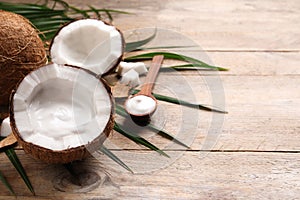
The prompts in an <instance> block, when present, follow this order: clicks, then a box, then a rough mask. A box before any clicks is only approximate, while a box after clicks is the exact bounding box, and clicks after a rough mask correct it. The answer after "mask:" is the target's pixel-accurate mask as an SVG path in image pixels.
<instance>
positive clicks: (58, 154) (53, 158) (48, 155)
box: [10, 65, 115, 164]
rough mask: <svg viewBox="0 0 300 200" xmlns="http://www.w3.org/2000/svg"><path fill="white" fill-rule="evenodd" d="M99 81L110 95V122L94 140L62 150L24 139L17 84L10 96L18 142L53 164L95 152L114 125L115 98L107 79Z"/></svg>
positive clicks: (82, 157)
mask: <svg viewBox="0 0 300 200" xmlns="http://www.w3.org/2000/svg"><path fill="white" fill-rule="evenodd" d="M62 67H73V68H77V69H79V70H84V71H86V72H87V73H89V74H92V75H93V76H95V77H97V75H96V74H95V73H93V72H91V71H89V70H86V69H83V68H79V67H74V66H68V65H65V66H62ZM97 78H98V80H99V81H101V82H102V83H103V84H104V86H105V88H106V90H107V92H108V95H109V97H110V101H111V105H112V110H111V113H110V119H109V121H108V123H107V124H106V127H105V129H104V131H103V133H99V136H98V137H97V138H95V139H94V140H93V141H92V142H90V143H88V144H86V145H82V146H79V147H74V148H69V149H65V150H61V151H55V150H51V149H47V148H44V147H41V146H39V145H37V144H33V143H30V142H26V141H24V140H23V138H22V136H21V134H20V132H19V130H18V128H17V126H16V121H15V118H14V94H15V92H16V89H17V88H18V85H17V86H16V89H15V90H13V91H12V95H11V97H10V126H11V129H12V132H13V134H14V136H15V137H16V139H17V141H18V143H19V144H20V145H21V146H22V147H23V149H24V151H25V152H26V153H28V154H30V155H31V156H32V157H34V158H35V159H38V160H41V161H43V162H46V163H52V164H58V163H60V164H62V163H70V162H73V161H77V160H82V159H84V158H87V157H88V156H90V155H91V153H93V152H95V151H96V150H99V148H100V147H101V145H102V144H103V143H104V141H105V140H106V139H107V137H108V136H109V135H110V133H111V132H112V130H113V127H114V104H115V102H114V98H113V96H112V92H111V88H110V87H109V86H108V84H107V83H106V81H105V80H103V79H102V78H99V77H97Z"/></svg>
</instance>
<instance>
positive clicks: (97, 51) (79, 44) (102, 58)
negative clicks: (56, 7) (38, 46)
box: [50, 19, 124, 74]
mask: <svg viewBox="0 0 300 200" xmlns="http://www.w3.org/2000/svg"><path fill="white" fill-rule="evenodd" d="M123 46H124V45H123V38H122V35H121V33H120V32H119V31H118V30H117V29H116V28H115V27H113V26H110V25H107V24H105V23H103V22H102V21H99V20H96V19H83V20H78V21H75V22H72V23H70V24H68V25H66V26H64V27H63V28H62V29H61V30H60V31H59V32H58V34H57V35H56V37H55V38H54V40H53V41H52V44H51V49H50V54H51V58H52V61H53V62H54V63H57V64H68V65H73V66H78V67H82V68H86V69H89V70H91V71H93V72H94V73H96V74H104V73H106V72H108V71H109V70H110V69H111V68H113V67H114V66H116V65H117V64H118V62H119V59H120V57H121V56H122V54H123Z"/></svg>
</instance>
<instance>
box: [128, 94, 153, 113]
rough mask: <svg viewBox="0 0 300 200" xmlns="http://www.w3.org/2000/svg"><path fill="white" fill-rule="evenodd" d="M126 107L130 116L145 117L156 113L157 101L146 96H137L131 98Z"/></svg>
mask: <svg viewBox="0 0 300 200" xmlns="http://www.w3.org/2000/svg"><path fill="white" fill-rule="evenodd" d="M125 107H126V110H127V111H128V112H129V113H130V114H132V115H136V116H143V115H148V114H151V113H152V112H154V111H155V108H156V101H155V100H154V99H152V98H151V97H148V96H145V95H137V96H133V97H132V98H129V99H128V100H127V101H126V103H125Z"/></svg>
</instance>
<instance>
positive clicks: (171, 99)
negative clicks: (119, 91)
mask: <svg viewBox="0 0 300 200" xmlns="http://www.w3.org/2000/svg"><path fill="white" fill-rule="evenodd" d="M139 91H140V90H136V89H132V90H131V91H130V94H136V93H138V92H139ZM152 94H153V96H154V97H155V98H156V99H157V100H160V101H165V102H169V103H173V104H178V105H181V106H187V107H190V108H196V109H200V110H205V111H211V112H217V113H223V114H227V113H228V112H227V111H223V110H219V109H216V108H210V107H208V106H204V105H201V104H194V103H189V102H187V101H183V100H180V99H177V98H174V97H169V96H164V95H161V94H156V93H152Z"/></svg>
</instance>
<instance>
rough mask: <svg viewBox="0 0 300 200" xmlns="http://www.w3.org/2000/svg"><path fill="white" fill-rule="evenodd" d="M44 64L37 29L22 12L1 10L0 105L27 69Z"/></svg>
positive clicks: (4, 102)
mask: <svg viewBox="0 0 300 200" xmlns="http://www.w3.org/2000/svg"><path fill="white" fill-rule="evenodd" d="M46 63H47V55H46V51H45V48H44V44H43V42H42V40H41V39H40V38H39V36H38V33H37V31H36V29H35V28H34V27H33V26H32V25H31V23H30V22H29V21H28V20H27V19H26V18H24V17H23V16H21V15H18V14H15V13H11V12H7V11H3V10H0V91H1V93H0V105H1V106H6V107H8V104H9V96H10V94H11V92H12V90H13V89H14V88H15V87H16V85H17V83H18V82H19V81H21V80H22V79H23V78H24V76H26V74H28V73H29V72H30V71H32V70H34V69H37V68H38V67H40V66H42V65H44V64H46Z"/></svg>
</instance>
